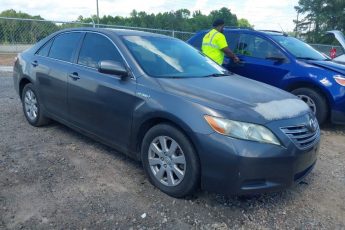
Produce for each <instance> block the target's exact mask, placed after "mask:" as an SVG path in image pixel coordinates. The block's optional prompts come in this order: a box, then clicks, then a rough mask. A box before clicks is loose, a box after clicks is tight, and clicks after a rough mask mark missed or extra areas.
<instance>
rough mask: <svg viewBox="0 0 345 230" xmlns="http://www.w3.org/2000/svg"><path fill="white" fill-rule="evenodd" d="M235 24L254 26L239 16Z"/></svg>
mask: <svg viewBox="0 0 345 230" xmlns="http://www.w3.org/2000/svg"><path fill="white" fill-rule="evenodd" d="M237 26H239V27H249V28H254V25H251V24H250V23H249V21H248V20H247V19H245V18H241V19H239V20H238V21H237Z"/></svg>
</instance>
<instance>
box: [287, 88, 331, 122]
mask: <svg viewBox="0 0 345 230" xmlns="http://www.w3.org/2000/svg"><path fill="white" fill-rule="evenodd" d="M291 93H293V94H294V95H296V96H297V97H299V98H300V99H301V100H302V101H304V102H305V103H306V104H307V105H308V106H309V108H310V109H311V111H312V112H313V113H314V114H315V116H316V118H317V120H318V122H319V124H323V123H324V122H325V121H326V119H327V116H328V106H327V101H326V98H325V97H324V96H323V95H322V94H320V93H319V92H318V91H316V90H314V89H310V88H298V89H295V90H293V91H292V92H291Z"/></svg>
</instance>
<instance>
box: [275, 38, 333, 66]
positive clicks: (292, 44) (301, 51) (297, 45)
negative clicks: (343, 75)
mask: <svg viewBox="0 0 345 230" xmlns="http://www.w3.org/2000/svg"><path fill="white" fill-rule="evenodd" d="M272 38H273V39H274V40H275V41H277V42H278V43H279V44H280V45H282V46H283V47H284V48H285V49H287V50H288V51H289V52H290V53H292V54H293V55H294V56H295V57H296V58H301V59H309V60H320V61H321V60H325V59H326V57H325V56H323V55H322V54H321V53H319V52H318V51H317V50H315V49H314V48H313V47H311V46H310V45H308V44H306V43H304V42H302V41H301V40H298V39H297V38H294V37H286V36H272Z"/></svg>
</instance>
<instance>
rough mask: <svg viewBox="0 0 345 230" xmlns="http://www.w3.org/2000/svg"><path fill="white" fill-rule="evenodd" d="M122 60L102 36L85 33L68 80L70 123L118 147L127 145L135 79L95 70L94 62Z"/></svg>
mask: <svg viewBox="0 0 345 230" xmlns="http://www.w3.org/2000/svg"><path fill="white" fill-rule="evenodd" d="M102 60H111V61H117V62H121V63H124V60H123V58H122V56H121V55H120V53H119V51H118V49H117V48H116V46H115V45H114V43H113V42H112V41H111V40H110V39H108V38H107V37H106V36H105V35H102V34H98V33H93V32H88V33H86V35H85V37H84V39H83V42H82V45H81V47H80V51H79V56H78V59H77V63H76V65H75V66H74V68H73V70H71V72H70V77H69V79H68V105H69V113H70V119H71V121H72V122H73V124H75V125H77V126H78V127H80V128H82V129H84V130H86V131H88V132H90V133H91V134H94V135H97V136H98V137H101V138H102V139H103V140H105V141H108V142H111V143H112V144H115V145H117V146H119V147H123V146H127V145H128V141H129V135H130V128H131V122H132V113H133V110H134V106H135V104H136V102H137V98H136V96H135V89H136V81H135V80H134V79H132V78H129V77H128V78H126V79H122V78H121V77H120V76H116V75H111V74H104V73H100V72H98V63H99V61H102Z"/></svg>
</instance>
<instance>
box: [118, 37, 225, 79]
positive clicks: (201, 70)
mask: <svg viewBox="0 0 345 230" xmlns="http://www.w3.org/2000/svg"><path fill="white" fill-rule="evenodd" d="M123 40H124V42H125V44H126V46H127V48H128V49H129V51H130V52H131V53H132V55H133V56H134V57H135V59H136V60H137V62H138V63H139V65H140V66H141V67H142V68H143V70H144V71H145V72H146V73H147V74H148V75H150V76H152V77H205V76H211V75H217V74H223V73H225V72H227V71H226V70H225V69H223V68H222V67H221V66H219V65H217V64H216V63H215V62H213V61H212V60H210V59H209V58H207V57H205V56H204V55H202V54H201V53H200V52H199V51H197V50H196V49H194V48H192V47H191V46H189V45H188V44H186V43H185V42H183V41H180V40H177V39H172V38H163V37H153V36H152V37H151V36H124V37H123Z"/></svg>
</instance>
